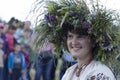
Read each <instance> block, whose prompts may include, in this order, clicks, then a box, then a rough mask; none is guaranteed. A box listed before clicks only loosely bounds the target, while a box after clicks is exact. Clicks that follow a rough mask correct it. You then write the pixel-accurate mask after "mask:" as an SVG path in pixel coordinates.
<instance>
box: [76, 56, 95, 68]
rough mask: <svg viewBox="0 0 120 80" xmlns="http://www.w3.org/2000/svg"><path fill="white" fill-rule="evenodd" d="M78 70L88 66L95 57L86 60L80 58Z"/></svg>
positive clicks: (88, 57)
mask: <svg viewBox="0 0 120 80" xmlns="http://www.w3.org/2000/svg"><path fill="white" fill-rule="evenodd" d="M77 60H78V68H81V67H82V66H83V65H88V64H89V63H90V62H91V61H92V60H93V57H92V56H91V55H88V56H87V57H85V58H82V59H81V58H78V59H77Z"/></svg>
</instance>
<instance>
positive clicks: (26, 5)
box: [0, 0, 120, 21]
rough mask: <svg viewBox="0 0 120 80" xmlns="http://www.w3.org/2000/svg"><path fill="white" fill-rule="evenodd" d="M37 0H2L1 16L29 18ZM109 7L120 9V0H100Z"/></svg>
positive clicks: (6, 19)
mask: <svg viewBox="0 0 120 80" xmlns="http://www.w3.org/2000/svg"><path fill="white" fill-rule="evenodd" d="M34 1H35V0H0V18H1V19H2V20H5V21H9V20H10V18H11V17H15V18H17V19H19V20H21V21H25V20H29V18H27V19H26V17H27V16H28V15H29V12H30V10H31V7H32V5H33V3H34ZM100 1H101V2H102V3H103V4H104V5H105V6H106V7H107V8H109V9H115V10H116V9H117V10H120V0H100Z"/></svg>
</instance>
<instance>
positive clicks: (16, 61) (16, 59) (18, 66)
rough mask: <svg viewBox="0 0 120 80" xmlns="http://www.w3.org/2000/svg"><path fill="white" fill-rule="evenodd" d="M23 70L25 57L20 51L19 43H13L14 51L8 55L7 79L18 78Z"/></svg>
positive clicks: (16, 79) (24, 68)
mask: <svg viewBox="0 0 120 80" xmlns="http://www.w3.org/2000/svg"><path fill="white" fill-rule="evenodd" d="M25 70H26V64H25V57H24V54H23V53H22V52H21V45H20V44H15V46H14V51H12V52H11V53H10V54H9V57H8V71H9V80H19V79H20V78H21V76H22V74H24V72H25Z"/></svg>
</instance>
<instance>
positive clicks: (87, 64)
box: [36, 0, 120, 80]
mask: <svg viewBox="0 0 120 80" xmlns="http://www.w3.org/2000/svg"><path fill="white" fill-rule="evenodd" d="M46 6H47V7H46V8H47V9H46V10H47V12H48V13H47V14H46V13H45V19H43V20H42V21H41V22H40V24H39V26H37V27H36V29H40V30H37V31H38V33H40V36H39V37H38V40H37V41H38V42H39V43H40V41H42V39H44V38H46V37H47V38H48V39H49V41H51V42H53V43H54V44H55V46H56V51H58V52H59V51H61V49H63V48H64V49H66V50H68V51H69V52H70V53H71V54H72V55H73V57H75V59H77V61H78V63H76V64H75V65H73V66H71V67H70V68H68V69H67V71H66V73H65V74H64V76H63V78H62V80H116V79H115V76H114V74H115V75H120V73H119V72H118V70H120V68H119V69H118V67H117V66H119V65H117V64H118V62H117V60H116V59H115V56H116V55H117V54H118V51H119V48H118V43H119V38H117V37H118V36H119V33H118V32H119V31H118V30H119V27H118V26H119V25H117V24H114V23H116V22H117V21H118V19H117V18H119V17H117V16H116V14H114V13H113V12H111V11H110V10H106V8H103V7H101V5H100V4H99V2H97V4H94V2H91V4H90V5H89V7H88V5H87V3H86V1H84V0H62V1H61V0H58V1H57V2H55V1H48V3H47V5H46ZM48 34H49V36H48ZM103 63H105V64H107V65H108V66H109V67H110V68H109V67H107V66H106V65H105V64H103ZM113 72H114V74H113Z"/></svg>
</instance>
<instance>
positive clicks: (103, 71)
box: [89, 61, 116, 80]
mask: <svg viewBox="0 0 120 80" xmlns="http://www.w3.org/2000/svg"><path fill="white" fill-rule="evenodd" d="M89 70H90V73H89V78H90V80H91V79H92V78H95V79H98V78H100V80H103V79H105V80H106V79H107V80H116V79H115V77H114V75H113V72H112V70H111V69H110V68H109V67H108V66H106V65H105V64H103V63H101V62H99V61H93V62H92V63H91V65H90V67H89Z"/></svg>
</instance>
